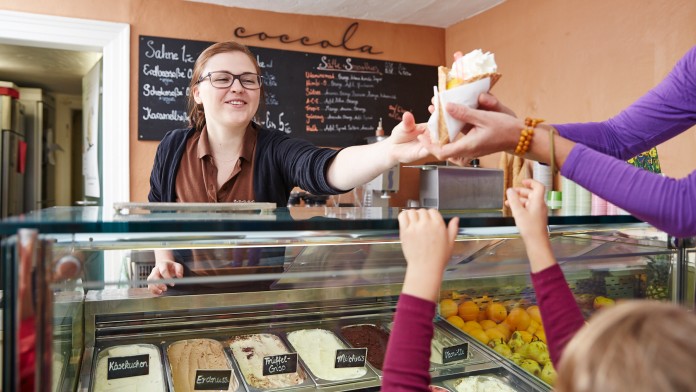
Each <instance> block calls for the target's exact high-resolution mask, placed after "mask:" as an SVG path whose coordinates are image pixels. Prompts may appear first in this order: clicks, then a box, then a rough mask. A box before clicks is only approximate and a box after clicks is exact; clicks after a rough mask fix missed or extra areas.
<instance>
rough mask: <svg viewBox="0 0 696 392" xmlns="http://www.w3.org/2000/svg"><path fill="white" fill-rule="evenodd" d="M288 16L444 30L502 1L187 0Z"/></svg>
mask: <svg viewBox="0 0 696 392" xmlns="http://www.w3.org/2000/svg"><path fill="white" fill-rule="evenodd" d="M188 1H194V2H199V3H211V4H219V5H223V6H227V7H239V8H250V9H257V10H265V11H275V12H284V13H290V14H304V15H324V16H339V17H343V18H350V19H364V20H373V21H378V22H390V23H403V24H414V25H421V26H432V27H441V28H446V27H449V26H451V25H453V24H455V23H457V22H460V21H462V20H464V19H468V18H471V17H472V16H474V15H476V14H480V13H481V12H484V11H486V10H488V9H491V8H493V7H495V6H496V5H498V4H501V3H503V2H504V1H505V0H253V1H250V0H188Z"/></svg>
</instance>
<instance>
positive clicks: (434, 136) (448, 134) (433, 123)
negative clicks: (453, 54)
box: [428, 67, 501, 145]
mask: <svg viewBox="0 0 696 392" xmlns="http://www.w3.org/2000/svg"><path fill="white" fill-rule="evenodd" d="M440 68H441V69H438V73H439V74H440V78H439V79H440V83H439V85H440V88H439V89H438V88H434V90H435V97H436V99H434V100H433V101H434V106H435V110H434V111H433V114H432V115H431V116H430V119H429V120H428V129H429V130H430V139H431V140H432V141H433V143H439V144H441V145H442V144H446V143H449V142H452V141H454V139H455V138H456V137H457V134H458V133H459V132H460V130H461V129H462V128H463V127H464V122H462V121H459V120H457V119H456V118H454V117H452V116H450V115H449V113H447V111H446V110H445V107H446V106H447V103H449V102H452V103H456V104H459V105H466V106H468V107H470V108H473V109H476V108H478V97H479V95H481V94H482V93H485V92H488V91H489V90H490V89H491V87H493V85H494V84H495V83H496V82H497V81H498V79H500V76H501V75H500V74H498V73H492V74H484V75H479V76H476V77H474V78H471V79H468V80H466V81H464V82H463V83H462V84H461V85H459V86H457V87H454V88H451V89H449V90H446V89H445V88H444V86H446V80H443V79H445V78H446V76H445V78H443V76H442V75H443V74H444V75H446V73H445V72H444V70H446V68H444V67H440ZM442 68H444V69H442Z"/></svg>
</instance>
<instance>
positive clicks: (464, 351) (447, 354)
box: [442, 343, 469, 364]
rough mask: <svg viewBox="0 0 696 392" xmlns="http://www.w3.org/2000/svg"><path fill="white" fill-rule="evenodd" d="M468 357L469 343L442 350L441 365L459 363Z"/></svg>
mask: <svg viewBox="0 0 696 392" xmlns="http://www.w3.org/2000/svg"><path fill="white" fill-rule="evenodd" d="M468 357H469V343H463V344H459V345H456V346H452V347H445V348H444V349H442V363H443V364H444V363H450V362H455V361H461V360H463V359H467V358H468Z"/></svg>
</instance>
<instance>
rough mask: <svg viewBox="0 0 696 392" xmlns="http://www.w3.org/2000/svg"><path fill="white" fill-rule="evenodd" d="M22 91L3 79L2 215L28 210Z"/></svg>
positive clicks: (0, 89) (0, 142) (0, 116)
mask: <svg viewBox="0 0 696 392" xmlns="http://www.w3.org/2000/svg"><path fill="white" fill-rule="evenodd" d="M18 98H19V90H18V88H17V86H15V85H14V84H13V83H11V82H0V130H1V134H0V218H6V217H8V216H12V215H19V214H21V213H23V212H24V178H25V172H26V170H25V169H26V166H25V163H26V143H25V140H24V112H23V108H22V104H21V103H20V102H19V100H18Z"/></svg>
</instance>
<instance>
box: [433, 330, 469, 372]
mask: <svg viewBox="0 0 696 392" xmlns="http://www.w3.org/2000/svg"><path fill="white" fill-rule="evenodd" d="M461 343H463V342H453V341H452V338H449V337H447V336H446V335H445V334H444V333H442V332H441V331H439V330H438V329H437V328H435V329H434V331H433V340H432V341H431V342H430V362H432V363H436V364H438V365H442V364H443V363H442V351H443V350H444V348H445V347H452V346H455V345H457V344H461ZM469 355H471V352H469ZM463 361H464V360H461V361H453V362H450V363H452V364H456V363H461V362H463Z"/></svg>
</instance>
